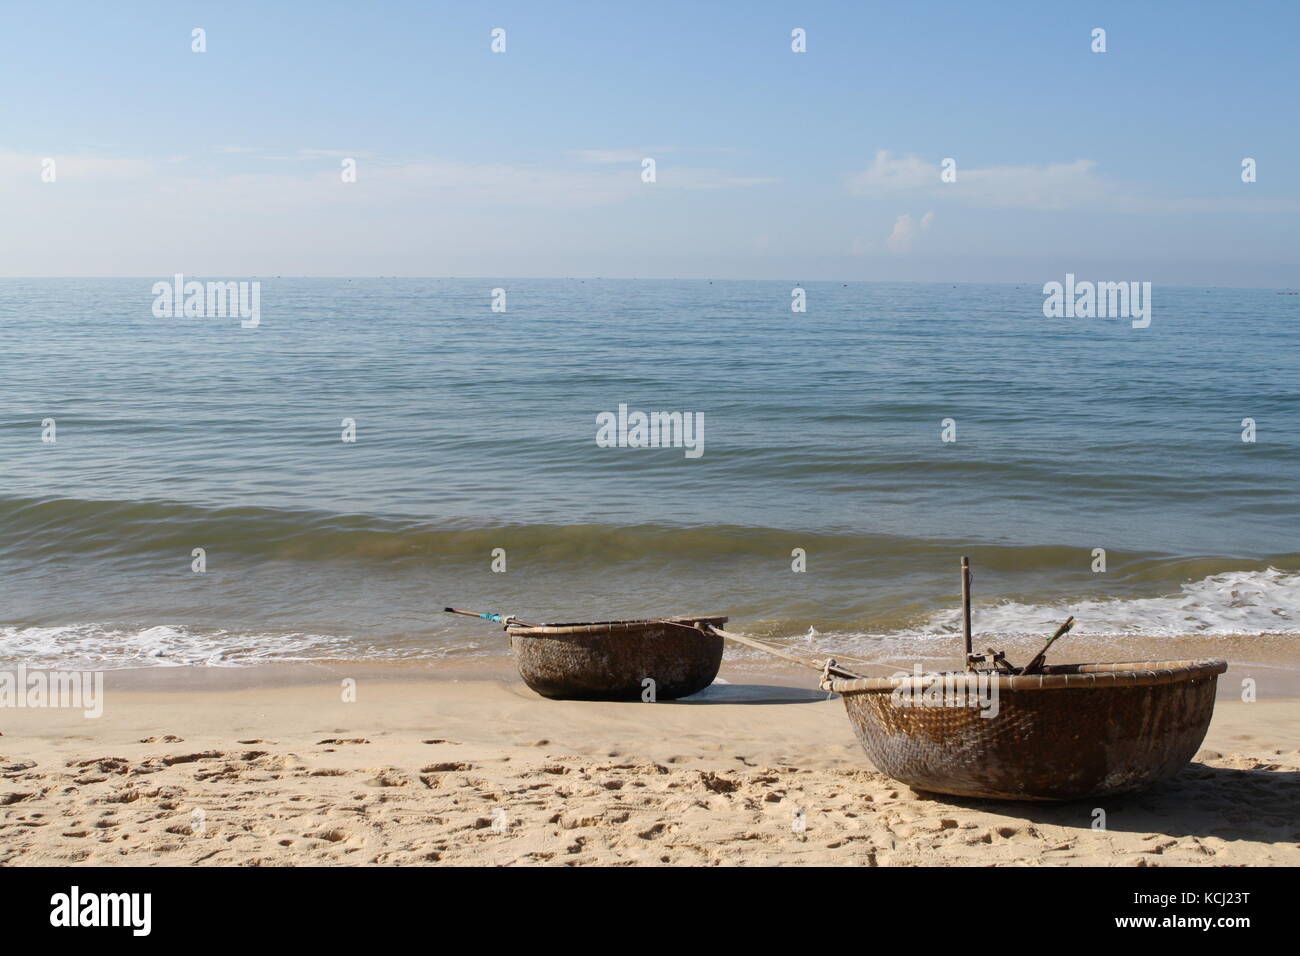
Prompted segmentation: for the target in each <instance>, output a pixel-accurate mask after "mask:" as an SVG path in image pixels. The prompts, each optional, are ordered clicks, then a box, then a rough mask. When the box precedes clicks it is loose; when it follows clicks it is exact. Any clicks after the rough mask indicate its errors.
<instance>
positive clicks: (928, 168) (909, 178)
mask: <svg viewBox="0 0 1300 956" xmlns="http://www.w3.org/2000/svg"><path fill="white" fill-rule="evenodd" d="M1096 166H1097V164H1096V162H1095V161H1093V160H1091V159H1076V160H1074V161H1073V162H1070V163H1052V164H1049V165H1046V166H991V167H988V168H986V169H964V168H962V166H961V164H960V163H958V166H957V170H956V173H957V176H956V181H955V182H948V183H946V182H943V181H942V180H941V178H940V172H941V169H940V166H939V164H938V163H931V162H927V161H926V160H923V159H921V158H919V157H917V156H894V155H893V154H892V153H890V152H889V150H885V149H882V150H880V151H878V152H877V153H876V156H875V159H874V160H873V162H872V164H871V165H870V166H869V167H868V168H867V169H865V170H863V171H862V172H860V173H858V174H856V175H855V176H852V177H851V178H850V179H849V191H850V192H852V193H853V194H854V195H856V196H861V197H863V198H865V199H889V198H896V197H904V196H926V197H934V198H936V199H940V198H943V199H950V200H953V201H955V202H962V203H967V204H969V205H973V206H984V207H990V208H1019V209H1047V210H1060V209H1067V208H1069V207H1071V206H1077V205H1082V204H1084V203H1090V202H1096V201H1098V200H1100V199H1103V198H1105V197H1107V196H1110V195H1112V194H1113V192H1114V190H1113V187H1112V186H1111V185H1110V184H1108V183H1106V182H1105V181H1103V180H1102V179H1101V178H1100V177H1098V176H1097V175H1096V173H1095V172H1094V170H1095V168H1096Z"/></svg>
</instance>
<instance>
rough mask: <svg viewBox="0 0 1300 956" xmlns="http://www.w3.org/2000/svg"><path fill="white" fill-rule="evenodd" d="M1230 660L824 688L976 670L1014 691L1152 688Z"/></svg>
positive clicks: (1053, 668)
mask: <svg viewBox="0 0 1300 956" xmlns="http://www.w3.org/2000/svg"><path fill="white" fill-rule="evenodd" d="M1227 669H1228V662H1227V661H1226V660H1223V659H1222V658H1203V659H1197V660H1183V661H1112V662H1104V663H1095V664H1053V665H1049V666H1048V667H1046V668H1045V669H1044V673H1042V674H1028V675H1013V674H994V673H991V672H989V671H934V672H930V673H927V674H921V675H919V676H918V675H915V674H906V675H897V676H893V677H863V678H858V679H856V680H845V679H842V678H827V679H823V680H822V681H821V688H822V690H828V691H831V692H832V693H836V694H858V693H881V692H884V691H894V690H897V689H899V688H902V687H907V688H910V689H912V690H916V691H920V690H925V689H927V688H929V687H933V686H934V685H935V684H936V680H935V678H936V676H937V677H940V678H946V677H949V676H952V677H957V678H960V679H961V680H968V679H969V675H971V674H974V675H975V676H976V677H977V678H979V679H983V680H985V681H987V682H988V684H989V685H995V686H996V687H997V689H998V691H999V692H1002V691H1009V690H1016V691H1025V690H1059V689H1062V688H1081V689H1082V688H1102V687H1152V686H1156V685H1159V684H1176V683H1179V682H1181V681H1189V680H1201V679H1204V678H1207V677H1214V676H1217V675H1219V674H1222V673H1223V672H1224V671H1226V670H1227Z"/></svg>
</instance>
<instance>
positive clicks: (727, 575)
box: [0, 276, 1300, 665]
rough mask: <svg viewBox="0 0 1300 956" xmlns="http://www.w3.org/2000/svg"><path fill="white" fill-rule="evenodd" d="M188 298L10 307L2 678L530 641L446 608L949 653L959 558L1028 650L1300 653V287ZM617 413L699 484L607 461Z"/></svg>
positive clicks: (31, 296)
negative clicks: (196, 564) (1077, 303)
mask: <svg viewBox="0 0 1300 956" xmlns="http://www.w3.org/2000/svg"><path fill="white" fill-rule="evenodd" d="M169 278H170V277H154V278H140V279H105V280H55V279H49V280H15V279H4V280H0V356H2V358H0V363H2V365H0V372H2V373H3V377H2V384H0V451H2V452H3V469H2V470H0V580H2V581H3V585H2V587H3V591H2V597H0V636H2V637H3V641H2V642H0V656H4V655H7V656H8V657H10V658H18V659H27V660H31V659H38V660H41V661H43V662H56V661H57V662H72V661H77V662H83V663H84V662H86V661H94V662H98V663H101V664H105V665H123V664H143V663H184V662H211V663H239V662H246V661H252V660H260V659H286V658H297V657H308V658H310V657H318V656H322V655H328V656H344V657H367V658H369V657H393V656H398V657H410V656H444V655H459V654H467V653H486V652H497V651H500V650H501V649H502V643H501V640H500V637H499V635H497V634H495V633H494V632H492V630H491V628H490V627H488V626H486V625H484V626H483V627H479V626H477V625H476V624H474V623H472V622H461V621H458V620H455V619H451V618H448V617H446V616H445V615H443V614H441V608H442V607H443V606H444V605H446V604H454V605H457V606H463V607H476V608H481V609H484V610H498V611H507V612H512V613H515V614H517V615H519V616H520V617H522V618H525V619H529V620H549V621H556V620H574V619H577V620H591V619H593V618H609V617H614V618H622V617H636V616H658V615H663V614H669V613H677V612H689V613H703V612H710V613H724V614H729V615H731V617H732V619H733V621H734V622H735V623H736V624H737V625H740V626H742V627H745V628H747V629H750V630H753V631H755V632H756V633H765V634H773V635H780V634H784V635H792V634H802V633H805V632H807V631H808V628H809V627H813V628H815V629H816V631H818V632H821V634H822V635H823V636H824V639H825V640H827V641H828V642H836V643H837V646H844V645H849V646H853V647H858V648H865V647H869V646H870V645H871V644H872V642H876V641H880V640H885V639H888V638H889V637H890V636H891V635H897V634H903V633H907V634H918V633H920V634H926V633H933V634H935V635H936V639H938V638H939V637H941V636H942V639H944V640H947V639H948V638H947V637H946V636H944V635H946V634H948V633H950V631H951V627H952V625H953V622H954V618H953V615H952V610H953V607H954V604H955V600H956V594H955V591H956V587H955V585H956V582H957V575H956V569H957V564H958V557H959V555H960V554H963V553H965V554H969V555H971V558H972V561H973V563H974V565H975V569H976V579H977V584H976V596H977V600H978V602H979V605H978V607H979V611H980V614H981V615H982V616H981V620H983V621H985V622H987V624H988V625H989V626H996V627H997V628H999V629H1001V630H1004V631H1008V632H1019V631H1025V632H1039V631H1042V630H1044V629H1046V630H1048V631H1050V630H1051V628H1052V622H1055V621H1059V619H1060V617H1061V616H1063V615H1062V613H1061V612H1062V611H1063V610H1067V611H1068V610H1073V611H1074V612H1075V613H1076V615H1077V616H1079V618H1080V622H1081V624H1080V626H1081V629H1083V630H1084V631H1087V630H1089V629H1090V630H1091V631H1093V632H1096V633H1121V634H1124V633H1132V634H1149V635H1161V634H1175V633H1182V632H1187V631H1192V632H1200V633H1207V634H1216V633H1223V634H1229V633H1241V632H1250V631H1258V630H1274V631H1288V632H1294V631H1300V576H1298V575H1297V571H1298V570H1300V554H1297V550H1300V549H1297V545H1296V543H1295V542H1296V535H1295V533H1296V530H1297V528H1300V522H1298V521H1297V519H1300V495H1297V474H1298V473H1300V441H1298V440H1300V396H1298V395H1297V386H1298V385H1300V331H1297V330H1298V328H1300V325H1298V324H1297V319H1298V318H1300V315H1298V313H1300V297H1296V296H1293V295H1281V294H1279V293H1277V292H1275V291H1271V290H1240V289H1192V288H1166V287H1159V286H1158V287H1156V288H1155V290H1154V296H1153V298H1154V308H1153V317H1152V322H1151V325H1150V327H1149V328H1145V329H1134V328H1132V327H1131V325H1130V323H1129V322H1128V321H1127V320H1122V319H1046V318H1044V317H1043V314H1042V303H1043V295H1042V292H1041V284H1040V285H1037V286H1033V285H1024V286H1012V285H999V286H982V285H947V284H945V285H927V284H911V283H908V284H902V283H899V284H881V283H848V284H842V283H829V282H810V283H806V284H804V285H803V286H802V287H803V288H804V289H806V290H807V297H808V311H807V312H806V313H794V312H792V311H791V309H790V302H791V289H792V288H794V286H795V285H796V281H794V280H792V281H784V280H783V281H771V282H730V281H715V282H708V281H651V280H600V279H587V280H578V279H574V280H559V279H556V280H537V279H373V278H371V279H355V280H338V279H328V280H327V279H316V280H313V279H277V278H261V279H260V281H261V283H262V287H261V321H260V325H259V326H258V327H257V328H254V329H244V328H241V326H240V322H239V320H238V319H232V318H156V317H155V316H154V315H153V312H152V311H151V306H152V304H153V301H154V297H153V294H152V292H151V287H152V285H153V283H154V282H155V281H158V279H169ZM199 278H201V279H204V278H210V277H199ZM239 278H242V279H245V280H247V279H250V278H253V277H239ZM1061 278H1062V277H1059V276H1057V277H1046V279H1057V280H1059V279H1061ZM1046 279H1045V280H1044V281H1046ZM494 288H503V289H505V290H506V301H507V311H505V312H493V311H492V310H491V308H490V306H491V302H492V290H493V289H494ZM620 404H622V405H626V406H628V408H629V409H631V410H643V411H646V412H650V411H680V412H684V413H692V414H699V413H702V414H703V420H704V432H703V439H704V440H703V454H702V455H700V456H699V457H698V458H692V457H688V455H687V454H686V453H685V449H683V448H681V447H675V448H631V447H599V446H598V445H597V442H596V435H597V416H598V415H599V414H600V413H602V412H616V411H617V410H618V407H619V405H620ZM47 418H53V419H54V420H55V423H56V428H57V435H56V437H57V441H56V442H54V443H47V442H43V441H42V432H43V429H42V422H43V421H44V420H45V419H47ZM948 418H951V419H954V420H955V423H956V441H954V442H944V441H942V440H941V429H942V424H941V423H942V421H943V420H944V419H948ZM1244 418H1252V419H1254V420H1255V422H1256V423H1257V424H1256V428H1257V440H1256V441H1255V442H1253V443H1245V442H1243V441H1242V440H1241V433H1242V420H1243V419H1244ZM344 419H353V420H354V421H355V423H356V441H355V442H344V441H341V440H340V438H341V434H342V431H343V426H342V422H343V420H344ZM194 548H203V549H205V551H206V561H207V570H206V573H204V574H196V573H194V572H193V571H192V570H191V561H192V560H193V559H192V557H191V554H192V550H193V549H194ZM497 548H500V549H504V551H505V562H506V571H505V572H504V573H494V572H493V571H492V561H493V551H494V549H497ZM795 548H801V549H803V550H804V552H805V553H806V567H807V570H806V572H803V573H795V572H793V571H792V570H791V562H792V560H793V559H792V556H791V552H792V550H793V549H795ZM1096 548H1104V549H1106V564H1107V567H1106V571H1105V572H1104V573H1094V572H1093V571H1092V565H1093V561H1094V558H1093V549H1096ZM1080 612H1082V613H1080ZM0 659H2V658H0Z"/></svg>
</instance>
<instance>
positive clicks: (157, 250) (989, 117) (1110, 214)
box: [0, 2, 1300, 287]
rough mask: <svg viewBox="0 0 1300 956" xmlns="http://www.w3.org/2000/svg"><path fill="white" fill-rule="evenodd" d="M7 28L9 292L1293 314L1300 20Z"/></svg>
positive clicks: (221, 10) (1217, 16)
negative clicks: (1246, 168)
mask: <svg viewBox="0 0 1300 956" xmlns="http://www.w3.org/2000/svg"><path fill="white" fill-rule="evenodd" d="M266 7H273V9H271V10H267V9H265V8H266ZM3 18H4V26H5V29H4V30H3V32H2V33H0V79H3V86H4V89H5V95H4V98H3V101H0V256H3V262H2V263H0V274H7V275H166V274H170V273H172V272H176V271H183V272H186V273H189V274H196V275H205V274H207V275H212V274H230V275H244V274H292V275H378V274H382V275H481V276H516V275H528V276H540V275H565V276H568V275H582V276H589V275H605V276H613V275H623V276H647V277H648V276H684V277H695V276H699V277H714V276H718V277H724V276H725V277H737V278H751V277H752V278H779V279H816V278H827V279H847V280H851V279H920V280H953V281H962V280H987V281H1047V280H1048V279H1051V278H1059V277H1060V276H1061V275H1063V274H1064V273H1065V272H1067V271H1069V272H1074V273H1076V274H1079V275H1080V276H1082V277H1095V278H1102V279H1109V280H1120V279H1144V280H1152V281H1156V282H1165V283H1180V284H1221V285H1259V286H1285V287H1293V286H1295V285H1297V284H1300V279H1298V278H1297V276H1298V275H1300V225H1298V224H1300V185H1297V181H1298V179H1300V124H1297V123H1296V116H1297V112H1298V111H1297V109H1296V104H1295V97H1296V93H1297V90H1300V58H1297V57H1296V55H1295V53H1294V37H1295V36H1296V35H1297V34H1298V33H1300V4H1295V3H1281V2H1279V3H1256V4H1253V3H1244V4H1239V3H1231V4H1230V3H1226V2H1224V3H1175V2H1146V3H1131V2H1130V3H1116V4H1089V3H1069V4H1066V3H1060V4H1050V3H1042V2H1037V3H1009V2H998V3H986V4H974V3H960V4H942V3H924V4H922V3H914V4H913V3H906V4H905V3H898V2H894V3H815V4H807V3H743V4H741V3H727V4H723V3H717V4H689V3H661V2H656V3H651V4H613V3H551V4H536V3H520V4H491V3H484V4H469V3H457V4H434V3H398V2H389V3H383V2H377V3H370V4H358V3H288V2H285V3H279V4H273V5H272V4H255V3H239V2H235V3H220V4H218V3H194V4H186V3H125V4H113V5H103V4H92V3H84V4H77V3H73V4H60V5H57V6H56V7H51V6H49V5H42V4H37V3H9V4H5V6H4V8H3ZM194 27H202V28H203V29H204V30H205V31H206V33H207V52H205V53H202V54H198V53H194V52H192V51H191V30H192V29H193V28H194ZM494 27H501V28H504V29H505V30H506V43H507V48H506V52H504V53H500V54H494V53H492V52H491V50H490V46H489V44H490V41H491V37H490V31H491V30H492V29H493V28H494ZM795 27H801V28H803V29H804V30H806V31H807V45H808V51H807V52H806V53H802V54H796V53H793V52H791V49H790V31H791V30H792V29H793V28H795ZM1095 27H1102V28H1104V29H1105V30H1106V32H1107V34H1106V42H1107V52H1105V53H1093V52H1092V51H1091V49H1090V44H1091V36H1090V34H1091V31H1092V30H1093V28H1095ZM644 157H652V158H654V159H655V161H656V163H657V181H656V182H655V183H652V184H647V183H643V182H641V159H642V158H644ZM946 157H952V158H954V159H955V160H956V161H957V181H956V182H955V183H940V182H939V176H938V169H939V167H938V164H939V163H940V162H941V161H942V160H943V159H944V158H946ZM1244 157H1252V158H1254V159H1255V160H1256V161H1257V163H1258V181H1257V182H1255V183H1250V184H1246V183H1243V182H1242V181H1241V175H1240V171H1241V161H1242V159H1243V158H1244ZM47 158H52V159H54V161H55V170H56V180H55V182H53V183H49V182H42V181H41V170H42V165H41V164H42V161H43V160H44V159H47ZM344 158H353V159H355V160H356V163H357V181H356V182H355V183H343V182H342V181H341V178H340V163H341V161H342V160H343V159H344Z"/></svg>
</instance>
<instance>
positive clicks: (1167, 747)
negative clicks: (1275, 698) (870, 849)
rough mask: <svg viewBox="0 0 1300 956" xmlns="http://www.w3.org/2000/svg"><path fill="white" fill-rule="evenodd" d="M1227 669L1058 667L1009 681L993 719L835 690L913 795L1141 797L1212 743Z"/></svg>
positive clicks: (847, 685) (882, 766) (857, 684)
mask: <svg viewBox="0 0 1300 956" xmlns="http://www.w3.org/2000/svg"><path fill="white" fill-rule="evenodd" d="M1226 666H1227V665H1226V663H1224V662H1222V661H1201V662H1187V661H1172V662H1159V661H1157V662H1143V663H1142V664H1140V665H1129V664H1122V665H1103V664H1093V665H1071V666H1069V667H1063V668H1062V667H1058V668H1049V670H1048V673H1049V675H1052V674H1055V675H1059V676H1060V677H1061V678H1063V679H1062V680H1059V681H1055V682H1054V681H1051V680H1044V681H1043V682H1042V684H1041V685H1040V686H1038V687H1036V688H1034V689H1025V688H1028V687H1032V686H1033V685H1032V682H1034V681H1036V680H1038V678H1035V677H1030V678H1011V679H1006V678H1003V679H1002V683H1001V684H1000V686H999V692H998V699H997V715H996V716H994V717H991V718H990V717H983V716H981V715H980V710H979V709H978V708H977V707H970V706H963V707H955V706H944V707H939V706H903V705H901V704H900V703H898V701H896V700H895V699H894V698H893V696H892V695H891V693H890V691H889V690H886V689H866V688H863V687H862V686H861V685H866V684H878V683H884V682H882V681H831V682H828V685H829V686H828V689H832V690H836V691H837V692H839V693H841V694H842V695H843V698H844V706H845V709H846V710H847V712H848V715H849V720H850V721H851V722H852V724H853V729H854V731H855V732H856V734H857V737H858V740H859V741H860V742H861V744H862V747H863V749H864V750H865V751H866V752H867V756H868V757H870V758H871V761H872V763H874V764H875V765H876V767H877V768H878V769H879V770H880V771H882V772H883V773H886V774H888V775H889V776H891V777H893V778H894V779H896V780H899V781H901V782H903V783H905V784H907V785H908V786H910V787H913V788H915V789H917V790H928V791H934V792H937V793H948V794H954V795H957V796H965V797H985V798H992V799H999V800H1074V799H1079V798H1082V797H1096V796H1102V795H1105V794H1114V793H1122V792H1125V791H1129V790H1136V789H1139V788H1141V787H1145V786H1148V785H1150V784H1152V783H1155V782H1156V781H1158V780H1161V779H1163V778H1166V777H1169V776H1172V775H1173V774H1176V773H1177V772H1178V771H1179V770H1181V769H1182V768H1183V767H1184V766H1185V765H1186V764H1187V762H1188V761H1189V760H1191V759H1192V756H1193V755H1194V754H1195V753H1196V751H1197V749H1198V748H1199V747H1200V745H1201V742H1202V741H1203V740H1204V739H1205V732H1206V729H1207V728H1208V727H1209V724H1210V718H1211V716H1213V713H1214V691H1215V684H1216V682H1217V675H1218V674H1219V673H1221V672H1222V671H1223V670H1224V669H1225V668H1226ZM1108 668H1123V669H1124V670H1120V671H1118V672H1116V671H1111V670H1108ZM1152 675H1154V676H1152ZM1090 677H1091V678H1095V680H1093V681H1089V678H1090ZM1065 678H1068V679H1065ZM1108 678H1109V679H1108ZM1016 682H1024V683H1021V686H1020V687H1016V686H1015V684H1016ZM1071 683H1074V684H1075V686H1070V684H1071ZM837 685H838V686H837ZM824 686H825V685H824Z"/></svg>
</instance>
